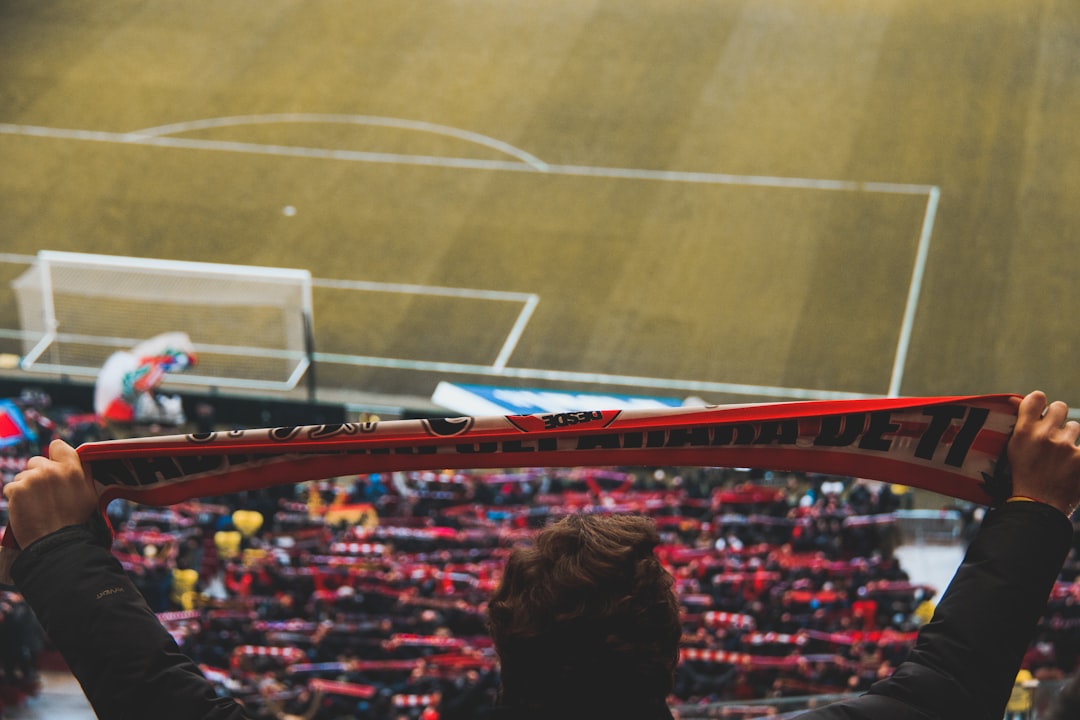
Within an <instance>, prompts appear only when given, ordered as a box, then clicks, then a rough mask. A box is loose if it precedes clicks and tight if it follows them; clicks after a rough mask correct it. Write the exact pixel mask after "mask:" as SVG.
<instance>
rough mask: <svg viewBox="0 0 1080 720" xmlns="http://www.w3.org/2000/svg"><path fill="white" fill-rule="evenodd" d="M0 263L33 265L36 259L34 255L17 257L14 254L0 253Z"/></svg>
mask: <svg viewBox="0 0 1080 720" xmlns="http://www.w3.org/2000/svg"><path fill="white" fill-rule="evenodd" d="M0 262H5V263H19V264H25V265H33V264H34V263H35V262H37V257H36V256H34V255H17V254H15V253H0Z"/></svg>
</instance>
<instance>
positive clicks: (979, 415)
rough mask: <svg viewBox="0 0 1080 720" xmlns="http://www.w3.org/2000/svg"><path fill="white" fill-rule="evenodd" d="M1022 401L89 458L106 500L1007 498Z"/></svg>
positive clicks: (317, 430) (215, 446) (191, 443)
mask: <svg viewBox="0 0 1080 720" xmlns="http://www.w3.org/2000/svg"><path fill="white" fill-rule="evenodd" d="M1017 402H1018V401H1017V398H1016V396H1010V395H991V396H963V397H945V398H904V399H897V398H890V399H879V400H844V401H813V402H795V403H772V404H756V405H730V406H712V407H702V408H679V409H671V410H622V411H618V410H615V411H605V410H596V411H586V412H568V413H548V414H536V415H516V416H505V417H479V418H473V417H463V418H449V419H447V418H431V419H424V420H398V421H387V422H379V423H345V424H340V425H315V426H301V427H281V428H271V429H260V430H242V431H233V432H218V433H210V434H205V435H182V436H171V437H154V438H138V439H133V440H116V441H106V442H98V443H88V444H86V445H82V446H81V447H79V448H78V452H79V456H80V458H81V459H82V461H83V463H84V466H85V467H87V469H88V470H89V472H90V475H91V477H92V478H93V480H94V482H95V484H96V488H97V491H98V494H99V497H100V498H101V502H102V506H103V507H104V505H105V504H107V503H108V502H109V501H110V500H112V499H114V498H125V499H127V500H131V501H134V502H138V503H142V504H146V505H170V504H174V503H178V502H182V501H185V500H189V499H192V498H197V497H205V496H209V495H223V494H226V493H232V492H238V491H242V490H252V489H257V488H262V487H269V486H271V485H277V484H281V483H294V482H302V481H307V480H318V479H324V478H331V477H339V476H346V475H356V474H362V473H371V472H390V471H398V470H401V471H410V470H444V469H495V468H525V467H530V468H535V467H580V466H622V467H627V466H669V467H670V466H676V467H678V466H683V467H686V466H703V467H755V468H763V469H771V470H778V471H793V472H812V473H824V474H835V475H846V476H852V477H860V478H867V479H873V480H881V481H885V482H890V483H900V484H904V485H908V486H912V487H918V488H922V489H926V490H932V491H934V492H938V493H941V494H943V495H949V496H952V497H955V498H959V499H963V500H969V501H972V502H976V503H980V504H994V503H995V502H999V501H1001V500H1003V499H1004V498H1005V497H1006V496H1007V494H1008V492H1009V488H1008V487H1007V479H1005V478H1002V477H1001V475H1002V473H1000V472H996V471H998V470H999V467H998V464H999V460H1000V459H1001V458H1002V457H1003V454H1004V449H1005V445H1006V443H1007V441H1008V437H1009V434H1010V432H1011V430H1012V426H1013V424H1014V423H1015V420H1016V407H1017ZM995 478H997V479H995ZM1003 484H1004V485H1003Z"/></svg>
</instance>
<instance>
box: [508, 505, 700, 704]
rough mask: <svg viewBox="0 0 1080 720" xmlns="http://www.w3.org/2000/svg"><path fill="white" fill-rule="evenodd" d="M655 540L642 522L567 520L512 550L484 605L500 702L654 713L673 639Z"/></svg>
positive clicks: (669, 593)
mask: <svg viewBox="0 0 1080 720" xmlns="http://www.w3.org/2000/svg"><path fill="white" fill-rule="evenodd" d="M659 542H660V538H659V535H658V534H657V532H656V528H655V526H654V525H653V523H652V521H651V520H649V519H648V518H645V517H640V516H634V515H571V516H568V517H566V518H564V519H562V520H560V521H559V522H556V523H554V524H552V525H550V526H548V527H547V528H545V529H544V530H543V531H541V532H540V533H539V534H538V535H537V537H536V540H535V542H534V544H533V545H532V546H531V547H527V548H518V549H516V550H514V552H513V553H512V554H511V556H510V558H509V560H508V561H507V563H506V568H505V570H504V572H503V577H502V581H501V582H500V584H499V587H498V589H496V591H495V593H494V594H493V595H492V597H491V600H490V602H489V605H488V625H489V629H490V631H491V635H492V638H493V639H494V641H495V649H496V651H497V652H498V654H499V659H500V663H501V678H502V704H503V705H505V706H508V707H513V708H516V709H517V710H518V711H519V712H521V713H522V714H526V715H527V714H535V713H537V712H542V713H557V714H558V716H559V717H570V716H573V715H581V716H585V715H588V714H589V713H591V712H597V711H599V712H602V713H603V716H614V715H611V713H612V712H620V713H622V717H628V716H630V715H632V716H635V717H655V716H656V715H657V714H658V710H659V709H660V708H663V703H664V699H665V697H666V696H667V695H668V694H669V693H670V692H671V688H672V684H673V679H674V673H675V667H676V665H677V663H678V652H679V650H678V647H679V638H680V636H681V625H680V621H679V610H678V604H677V602H676V599H675V594H674V592H673V590H672V584H673V581H672V578H671V576H670V575H669V574H668V572H667V571H666V570H665V569H664V568H663V567H662V566H661V564H660V562H659V561H658V560H657V558H656V556H655V555H654V553H653V551H654V549H655V548H656V546H657V545H658V544H659ZM551 716H552V717H554V716H555V715H554V714H552V715H551Z"/></svg>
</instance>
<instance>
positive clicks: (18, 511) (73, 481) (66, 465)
mask: <svg viewBox="0 0 1080 720" xmlns="http://www.w3.org/2000/svg"><path fill="white" fill-rule="evenodd" d="M4 497H5V498H7V501H8V526H9V527H10V528H11V531H12V532H13V533H14V534H15V539H16V540H17V541H18V543H19V545H21V546H22V547H24V548H25V547H28V546H29V545H30V543H32V542H34V541H35V540H37V539H39V538H42V537H44V536H46V535H48V534H49V533H51V532H54V531H56V530H59V529H60V528H62V527H67V526H68V525H78V524H80V523H84V522H86V521H87V520H89V519H90V517H91V516H92V515H93V514H94V513H95V512H96V511H97V509H98V498H97V493H96V492H95V491H94V484H93V482H91V480H90V479H89V478H88V477H87V476H86V473H84V472H83V467H82V463H81V462H80V460H79V454H78V453H77V452H75V448H73V447H71V446H70V445H68V444H67V443H66V442H64V441H63V440H53V441H52V444H50V445H49V457H48V458H46V457H42V456H40V455H38V456H35V457H32V458H30V460H29V461H27V463H26V469H25V470H23V471H22V472H21V473H19V474H18V475H16V476H15V478H14V479H13V480H12V481H11V482H9V483H8V484H7V485H5V486H4Z"/></svg>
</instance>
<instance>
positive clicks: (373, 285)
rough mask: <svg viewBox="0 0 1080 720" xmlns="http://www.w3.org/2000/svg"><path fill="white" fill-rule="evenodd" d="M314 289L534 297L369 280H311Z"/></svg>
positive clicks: (524, 299) (505, 298) (511, 299)
mask: <svg viewBox="0 0 1080 720" xmlns="http://www.w3.org/2000/svg"><path fill="white" fill-rule="evenodd" d="M311 284H312V285H313V286H314V287H325V288H335V289H338V290H366V291H369V292H396V293H405V294H412V295H439V296H442V297H459V298H471V299H474V300H503V301H507V302H520V303H527V302H528V301H529V300H530V299H531V298H533V297H536V296H535V295H533V294H532V293H522V292H508V291H504V290H480V289H476V288H455V287H439V286H438V285H418V284H410V283H384V282H372V281H369V280H333V279H327V278H313V279H312V281H311Z"/></svg>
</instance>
